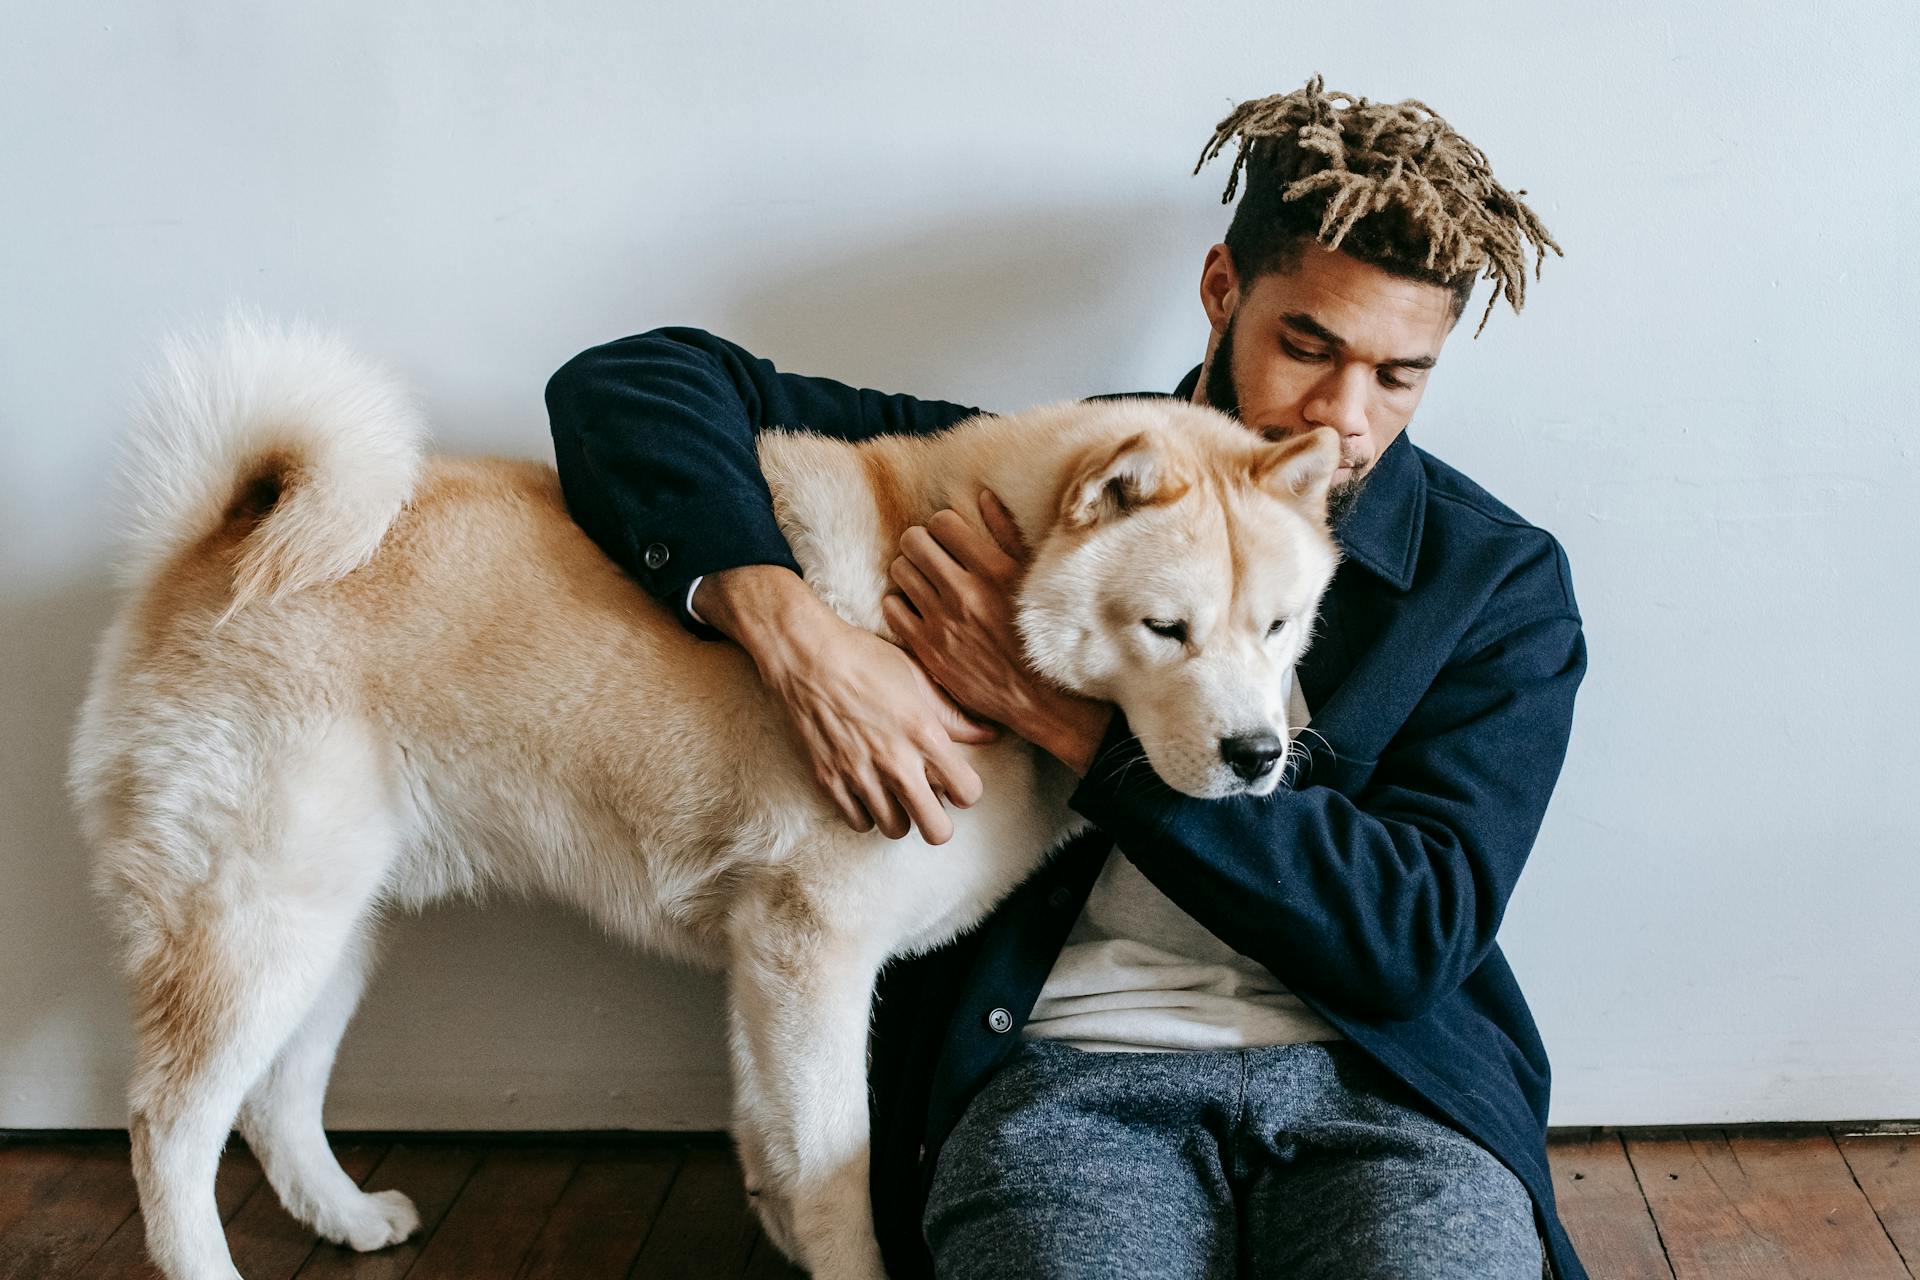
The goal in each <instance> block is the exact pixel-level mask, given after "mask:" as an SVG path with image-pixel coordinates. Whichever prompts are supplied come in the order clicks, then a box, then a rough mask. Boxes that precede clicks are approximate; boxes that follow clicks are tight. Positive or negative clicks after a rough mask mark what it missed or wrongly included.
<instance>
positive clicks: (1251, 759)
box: [1220, 733, 1283, 782]
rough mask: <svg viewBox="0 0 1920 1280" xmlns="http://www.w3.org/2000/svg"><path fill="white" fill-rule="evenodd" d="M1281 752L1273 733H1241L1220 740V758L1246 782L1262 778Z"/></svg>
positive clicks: (1278, 741) (1277, 736) (1275, 735)
mask: <svg viewBox="0 0 1920 1280" xmlns="http://www.w3.org/2000/svg"><path fill="white" fill-rule="evenodd" d="M1282 750H1283V748H1282V747H1281V746H1280V738H1279V735H1277V734H1273V733H1243V734H1241V735H1239V736H1238V737H1233V738H1222V739H1220V758H1221V759H1222V760H1225V761H1226V762H1227V767H1228V768H1230V769H1232V770H1233V771H1234V772H1235V773H1237V774H1239V775H1240V776H1241V777H1242V778H1243V779H1245V780H1246V781H1248V782H1255V781H1258V780H1259V779H1260V778H1262V777H1264V776H1265V775H1266V772H1267V770H1269V769H1271V768H1273V762H1274V761H1275V760H1278V759H1279V758H1280V754H1281V751H1282Z"/></svg>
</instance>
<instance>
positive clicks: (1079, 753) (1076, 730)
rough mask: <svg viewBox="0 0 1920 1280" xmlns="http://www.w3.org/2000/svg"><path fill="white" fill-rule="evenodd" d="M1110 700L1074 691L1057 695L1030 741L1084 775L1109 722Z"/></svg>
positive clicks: (1111, 721) (1110, 717)
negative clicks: (1044, 720)
mask: <svg viewBox="0 0 1920 1280" xmlns="http://www.w3.org/2000/svg"><path fill="white" fill-rule="evenodd" d="M1113 711H1114V708H1113V704H1112V703H1111V702H1099V701H1095V700H1094V699H1091V698H1082V697H1077V696H1076V695H1074V694H1070V693H1062V694H1059V695H1057V697H1056V699H1055V700H1054V703H1053V705H1052V706H1051V707H1050V708H1049V712H1048V716H1047V721H1046V725H1045V727H1044V728H1043V729H1042V730H1041V731H1040V737H1039V738H1036V739H1034V743H1035V745H1036V746H1038V747H1039V748H1040V749H1041V750H1043V751H1045V752H1046V753H1047V754H1048V755H1050V756H1052V757H1053V758H1054V759H1056V760H1058V761H1059V762H1060V763H1061V764H1064V765H1065V766H1067V768H1069V769H1071V770H1073V772H1074V774H1075V776H1077V777H1082V778H1084V777H1086V776H1087V770H1088V769H1089V768H1091V767H1092V765H1093V757H1094V754H1095V753H1096V752H1097V751H1098V750H1099V749H1100V743H1101V742H1102V741H1103V740H1104V739H1105V738H1106V736H1107V728H1108V727H1109V726H1110V725H1111V724H1112V723H1113Z"/></svg>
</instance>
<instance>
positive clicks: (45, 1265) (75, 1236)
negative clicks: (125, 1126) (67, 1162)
mask: <svg viewBox="0 0 1920 1280" xmlns="http://www.w3.org/2000/svg"><path fill="white" fill-rule="evenodd" d="M134 1203H135V1196H134V1190H133V1164H132V1161H131V1159H130V1157H129V1156H128V1154H127V1142H126V1139H125V1138H124V1137H121V1138H117V1139H109V1140H106V1141H103V1142H100V1143H97V1144H95V1143H88V1144H86V1145H85V1146H82V1147H80V1148H79V1149H78V1151H77V1152H76V1156H75V1159H74V1162H73V1165H72V1167H71V1168H69V1169H68V1170H67V1172H66V1174H65V1175H64V1176H62V1177H61V1178H60V1179H59V1180H58V1181H57V1182H55V1183H53V1185H51V1186H49V1187H48V1188H46V1190H45V1191H44V1192H43V1193H42V1194H41V1195H40V1197H39V1198H38V1199H36V1200H35V1201H34V1203H33V1205H32V1207H31V1209H30V1210H29V1211H28V1212H27V1213H26V1214H25V1215H24V1216H23V1217H22V1218H21V1219H20V1220H19V1221H18V1222H16V1223H14V1225H13V1227H12V1228H11V1229H10V1230H9V1231H8V1232H7V1234H6V1236H5V1238H4V1239H0V1280H64V1278H65V1277H80V1276H87V1275H88V1274H89V1273H88V1271H87V1264H88V1262H90V1261H91V1260H92V1258H93V1256H94V1255H95V1254H97V1253H99V1252H100V1247H101V1246H102V1245H104V1244H105V1243H106V1242H107V1241H108V1240H109V1239H111V1238H112V1236H113V1233H114V1232H116V1231H118V1230H119V1229H120V1227H121V1225H122V1224H123V1223H125V1222H126V1220H127V1219H128V1218H131V1217H132V1216H133V1211H134Z"/></svg>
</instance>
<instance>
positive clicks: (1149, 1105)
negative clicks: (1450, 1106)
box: [923, 1040, 1543, 1280]
mask: <svg viewBox="0 0 1920 1280" xmlns="http://www.w3.org/2000/svg"><path fill="white" fill-rule="evenodd" d="M1412 1103H1413V1099H1412V1097H1411V1095H1410V1094H1409V1093H1408V1092H1407V1090H1406V1088H1405V1086H1404V1085H1402V1084H1401V1083H1400V1082H1399V1081H1397V1080H1395V1079H1394V1078H1393V1077H1392V1076H1390V1075H1388V1074H1387V1073H1386V1072H1385V1071H1383V1070H1382V1069H1380V1068H1379V1067H1378V1066H1376V1065H1375V1064H1374V1063H1373V1062H1372V1061H1370V1060H1369V1059H1367V1058H1366V1057H1365V1055H1363V1054H1362V1053H1361V1052H1360V1051H1359V1050H1358V1049H1356V1048H1354V1047H1353V1046H1352V1045H1350V1044H1345V1043H1340V1042H1334V1043H1329V1044H1292V1045H1275V1046H1272V1047H1268V1048H1260V1049H1236V1050H1218V1051H1207V1052H1197V1053H1089V1052H1086V1051H1084V1050H1081V1049H1075V1048H1072V1047H1071V1046H1068V1045H1063V1044H1060V1043H1058V1042H1055V1041H1050V1040H1030V1041H1028V1042H1026V1043H1025V1044H1023V1045H1022V1046H1021V1047H1020V1049H1019V1050H1018V1051H1016V1053H1015V1055H1014V1057H1013V1058H1012V1059H1011V1060H1010V1061H1009V1062H1008V1063H1007V1064H1006V1065H1005V1066H1004V1067H1002V1068H1001V1069H1000V1071H999V1072H998V1073H997V1074H995V1075H994V1076H993V1078H992V1079H990V1080H989V1081H988V1082H987V1085H986V1087H985V1088H983V1089H982V1090H981V1091H980V1093H979V1094H978V1095H977V1096H976V1097H975V1098H974V1099H973V1102H972V1103H971V1105H969V1106H968V1107H967V1110H966V1113H965V1114H964V1115H962V1116H961V1118H960V1122H959V1124H958V1125H957V1126H956V1127H955V1128H954V1131H953V1133H952V1134H951V1135H950V1136H949V1137H948V1139H947V1141H946V1144H945V1145H944V1146H943V1147H942V1148H941V1150H940V1155H939V1163H938V1165H937V1167H936V1169H935V1171H934V1180H933V1188H932V1191H931V1193H930V1195H929V1198H928V1203H927V1213H926V1218H925V1219H924V1222H923V1226H924V1228H925V1231H926V1238H927V1244H928V1246H929V1247H930V1248H931V1249H932V1251H933V1258H934V1270H935V1272H936V1274H937V1275H939V1276H940V1277H942V1278H943V1280H976V1278H977V1277H987V1276H1005V1277H1015V1276H1017V1277H1024V1278H1030V1280H1061V1278H1064V1277H1087V1278H1091V1277H1096V1276H1097V1277H1102V1278H1103V1280H1105V1278H1108V1277H1138V1278H1139V1280H1175V1278H1177V1277H1186V1276H1194V1277H1208V1278H1209V1280H1212V1278H1216V1277H1227V1276H1245V1277H1250V1278H1263V1277H1282V1276H1284V1277H1288V1278H1289V1280H1292V1278H1294V1277H1343V1278H1345V1277H1353V1278H1355V1280H1360V1278H1364V1280H1393V1278H1397V1277H1404V1278H1406V1280H1415V1278H1417V1280H1456V1278H1458V1280H1469V1278H1470V1280H1506V1278H1507V1277H1512V1278H1513V1280H1538V1277H1539V1276H1540V1275H1541V1273H1542V1265H1543V1264H1542V1254H1541V1247H1540V1237H1539V1235H1538V1234H1537V1232H1536V1229H1535V1227H1534V1218H1533V1202H1532V1200H1531V1199H1530V1198H1529V1196H1528V1195H1527V1192H1526V1189H1525V1188H1524V1187H1522V1186H1521V1185H1520V1181H1519V1179H1517V1178H1515V1177H1514V1176H1513V1174H1512V1173H1511V1172H1510V1171H1508V1169H1507V1168H1506V1166H1505V1165H1503V1164H1501V1163H1500V1162H1499V1161H1498V1160H1496V1159H1495V1158H1494V1157H1493V1156H1492V1155H1490V1154H1489V1153H1488V1152H1487V1151H1486V1150H1485V1149H1484V1148H1482V1147H1480V1146H1479V1145H1478V1144H1476V1143H1475V1142H1474V1141H1473V1140H1472V1139H1470V1138H1467V1137H1466V1136H1464V1135H1463V1134H1461V1133H1459V1132H1458V1131H1456V1130H1454V1129H1452V1128H1450V1127H1448V1126H1447V1125H1444V1124H1442V1123H1440V1122H1439V1121H1437V1120H1434V1119H1432V1118H1431V1117H1429V1116H1427V1115H1426V1114H1424V1113H1423V1112H1421V1111H1418V1110H1416V1109H1414V1106H1413V1105H1412Z"/></svg>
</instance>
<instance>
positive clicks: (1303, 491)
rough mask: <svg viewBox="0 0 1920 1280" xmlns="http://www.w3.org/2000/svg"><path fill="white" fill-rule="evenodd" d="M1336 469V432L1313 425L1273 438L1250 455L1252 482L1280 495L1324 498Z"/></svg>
mask: <svg viewBox="0 0 1920 1280" xmlns="http://www.w3.org/2000/svg"><path fill="white" fill-rule="evenodd" d="M1339 469H1340V433H1339V432H1337V431H1335V430H1334V429H1333V428H1332V427H1315V428H1314V429H1313V430H1311V431H1308V432H1305V433H1303V434H1301V435H1297V436H1291V437H1289V438H1287V439H1285V440H1279V441H1275V442H1274V443H1273V444H1270V445H1268V446H1267V447H1266V448H1264V449H1262V450H1261V451H1260V452H1259V453H1257V454H1255V455H1254V460H1253V482H1254V483H1255V484H1257V485H1260V486H1262V487H1263V488H1265V489H1267V490H1269V491H1271V492H1272V493H1274V494H1277V495H1279V496H1280V497H1293V498H1301V499H1305V500H1306V501H1307V502H1309V503H1314V504H1319V503H1324V502H1325V501H1326V500H1327V486H1328V485H1329V484H1331V483H1332V481H1333V473H1334V472H1335V471H1337V470H1339Z"/></svg>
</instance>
